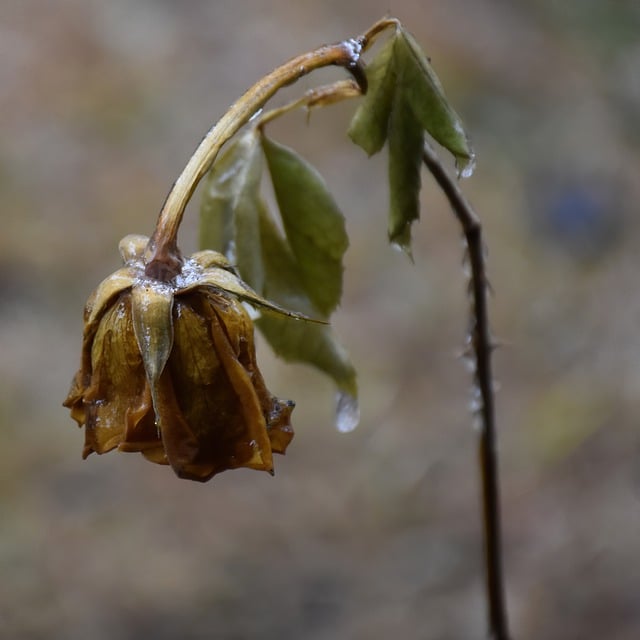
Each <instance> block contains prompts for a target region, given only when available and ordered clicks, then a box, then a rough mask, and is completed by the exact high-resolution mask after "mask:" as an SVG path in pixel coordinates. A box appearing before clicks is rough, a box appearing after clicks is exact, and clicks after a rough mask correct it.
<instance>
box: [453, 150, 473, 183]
mask: <svg viewBox="0 0 640 640" xmlns="http://www.w3.org/2000/svg"><path fill="white" fill-rule="evenodd" d="M475 168H476V154H475V153H473V152H472V153H471V156H470V157H469V158H467V159H465V160H462V159H460V158H458V159H457V160H456V169H457V170H458V178H470V177H471V176H472V175H473V172H474V171H475Z"/></svg>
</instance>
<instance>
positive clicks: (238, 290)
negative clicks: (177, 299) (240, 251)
mask: <svg viewBox="0 0 640 640" xmlns="http://www.w3.org/2000/svg"><path fill="white" fill-rule="evenodd" d="M205 285H208V286H211V287H215V288H217V289H222V290H223V291H226V292H227V293H231V294H233V295H234V296H237V297H238V298H240V299H241V300H245V301H246V302H249V303H250V304H252V305H255V306H258V307H262V308H263V309H268V310H269V311H272V312H274V313H278V314H280V315H285V316H288V317H289V318H295V319H297V320H306V321H307V322H318V323H320V324H326V322H324V321H323V320H315V319H313V318H310V317H309V316H305V315H304V314H303V313H296V312H295V311H289V310H288V309H285V308H284V307H281V306H280V305H277V304H275V303H273V302H270V301H269V300H267V299H265V298H263V297H262V296H260V295H259V294H257V293H256V292H255V291H254V290H253V289H251V287H249V286H248V285H247V284H246V283H245V282H243V281H242V280H241V279H240V278H238V276H236V275H235V274H234V273H231V272H230V271H226V270H225V269H220V268H217V267H211V268H208V269H205V270H204V272H203V274H202V276H201V277H200V278H199V279H198V281H197V282H196V283H194V285H193V286H192V287H189V288H193V287H195V286H205ZM189 288H187V289H185V290H188V289H189Z"/></svg>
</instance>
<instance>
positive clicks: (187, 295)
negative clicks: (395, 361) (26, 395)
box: [64, 236, 304, 481]
mask: <svg viewBox="0 0 640 640" xmlns="http://www.w3.org/2000/svg"><path fill="white" fill-rule="evenodd" d="M147 245H148V238H146V237H144V236H127V237H126V238H124V239H123V240H122V241H121V243H120V253H121V255H122V259H123V261H124V267H122V268H121V269H119V270H118V271H116V272H115V273H113V274H112V275H111V276H109V277H108V278H106V279H105V280H104V281H103V282H102V283H101V284H100V285H99V286H98V287H97V289H96V290H95V291H94V292H93V293H92V295H91V296H90V298H89V300H88V302H87V304H86V307H85V314H84V338H83V346H82V359H81V365H80V369H79V371H78V372H77V374H76V375H75V378H74V380H73V382H72V385H71V390H70V391H69V395H68V397H67V399H66V400H65V402H64V406H66V407H68V408H70V410H71V416H72V417H73V418H74V419H75V420H76V421H77V423H78V425H79V426H81V427H82V426H84V428H85V445H84V451H83V457H85V458H86V457H87V456H88V455H89V454H90V453H92V452H94V451H95V452H96V453H99V454H101V453H106V452H108V451H111V450H113V449H116V448H117V449H118V450H120V451H138V452H140V453H142V455H143V456H144V457H145V458H147V459H148V460H151V461H152V462H156V463H159V464H169V465H171V467H172V468H173V470H174V471H175V473H176V474H177V475H178V476H179V477H181V478H188V479H190V480H200V481H206V480H209V479H210V478H211V477H212V476H214V475H215V474H216V473H220V472H221V471H224V470H225V469H234V468H237V467H249V468H251V469H258V470H264V471H268V472H270V473H272V472H273V459H272V453H273V452H275V453H284V452H285V450H286V448H287V445H288V444H289V442H290V441H291V439H292V438H293V429H292V427H291V424H290V416H291V411H292V410H293V406H294V403H293V402H290V401H285V400H279V399H278V398H276V397H275V396H273V395H272V394H271V393H270V392H269V391H268V390H267V388H266V385H265V383H264V380H263V378H262V374H261V373H260V370H259V369H258V366H257V364H256V355H255V346H254V334H253V323H252V321H251V318H250V317H249V314H248V313H247V311H246V309H245V308H244V306H243V304H242V303H243V302H248V303H250V304H252V305H255V306H257V307H262V308H263V309H267V310H269V311H272V312H276V313H284V314H286V315H289V316H292V317H296V318H304V316H300V315H299V314H295V313H292V312H289V311H286V310H284V309H282V308H280V307H278V306H277V305H274V304H272V303H270V302H268V301H267V300H265V299H264V298H262V297H260V296H259V295H258V294H256V293H255V292H254V291H253V290H251V289H250V288H249V287H248V286H247V285H246V284H245V283H244V282H243V281H242V280H240V278H238V277H237V276H236V274H235V273H234V271H233V268H232V267H231V265H230V264H229V262H228V261H227V260H226V258H225V257H224V256H223V255H222V254H219V253H217V252H215V251H201V252H198V253H196V254H194V255H193V256H191V258H188V259H186V260H184V261H183V263H182V264H181V265H180V268H179V270H178V272H177V274H176V275H175V276H174V277H172V278H171V279H169V280H168V281H163V280H159V279H155V278H152V277H149V276H148V275H147V274H146V273H145V263H144V252H145V248H146V247H147Z"/></svg>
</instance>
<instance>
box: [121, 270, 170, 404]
mask: <svg viewBox="0 0 640 640" xmlns="http://www.w3.org/2000/svg"><path fill="white" fill-rule="evenodd" d="M131 309H132V315H133V329H134V332H135V337H136V340H137V343H138V347H139V349H140V353H141V354H142V361H143V362H144V368H145V371H146V373H147V378H148V380H149V384H150V386H151V396H152V397H154V395H155V394H154V392H155V385H156V384H157V381H158V379H159V377H160V374H161V373H162V371H163V369H164V367H165V365H166V364H167V360H168V359H169V354H170V353H171V347H172V346H173V316H172V309H173V290H172V288H171V287H169V286H167V285H166V284H163V283H156V282H155V281H146V282H143V283H139V284H136V286H134V287H133V288H132V290H131Z"/></svg>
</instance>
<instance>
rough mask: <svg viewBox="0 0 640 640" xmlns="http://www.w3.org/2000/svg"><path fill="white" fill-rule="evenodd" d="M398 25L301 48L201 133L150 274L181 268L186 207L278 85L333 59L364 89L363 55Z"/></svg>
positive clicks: (383, 24) (149, 261)
mask: <svg viewBox="0 0 640 640" xmlns="http://www.w3.org/2000/svg"><path fill="white" fill-rule="evenodd" d="M397 25H398V22H397V20H393V19H384V20H380V21H378V22H376V23H375V24H374V25H373V26H372V27H371V28H370V29H369V30H368V31H366V32H365V33H364V34H362V35H361V36H359V37H357V38H352V39H349V40H344V41H342V42H339V43H337V44H333V45H325V46H323V47H320V48H318V49H315V50H314V51H310V52H308V53H303V54H302V55H300V56H297V57H296V58H293V59H292V60H289V61H288V62H285V63H284V64H283V65H282V66H280V67H278V68H277V69H275V70H274V71H272V72H271V73H269V74H267V75H266V76H264V77H263V78H262V79H260V80H259V81H258V82H257V83H256V84H254V85H253V87H251V88H250V89H249V90H248V91H247V92H246V93H245V94H244V95H243V96H242V97H240V98H239V99H238V100H237V101H236V102H234V103H233V104H232V105H231V107H229V109H228V110H227V112H226V113H225V114H224V115H223V116H222V118H220V120H218V122H217V123H216V124H215V125H214V126H213V127H212V128H211V129H210V130H209V132H208V133H207V135H206V136H205V137H204V138H203V140H202V142H201V143H200V145H199V146H198V148H197V149H196V150H195V152H194V154H193V155H192V156H191V158H190V159H189V162H188V163H187V166H186V167H185V168H184V170H183V171H182V173H181V174H180V177H179V178H178V179H177V180H176V181H175V183H174V184H173V187H172V188H171V191H170V192H169V195H168V196H167V199H166V200H165V202H164V205H163V207H162V210H161V211H160V216H159V217H158V222H157V224H156V228H155V231H154V233H153V235H152V236H151V238H150V240H149V244H148V245H147V249H146V251H145V262H146V268H145V272H146V274H147V275H148V276H149V277H152V278H157V279H159V280H164V281H168V280H170V279H171V278H172V277H174V276H175V275H176V274H177V273H178V272H179V270H180V268H181V265H182V256H181V255H180V251H179V250H178V245H177V236H178V228H179V226H180V223H181V221H182V216H183V214H184V210H185V208H186V206H187V203H188V202H189V200H190V198H191V196H192V195H193V192H194V191H195V189H196V187H197V185H198V183H199V182H200V180H201V179H202V178H203V176H204V175H205V173H206V172H207V171H208V170H209V168H210V167H211V165H212V164H213V161H214V160H215V158H216V156H217V155H218V152H219V151H220V149H221V147H222V146H223V145H224V144H225V142H227V141H228V140H229V139H230V138H232V137H233V136H234V135H235V134H236V133H237V132H238V131H239V129H240V128H241V127H242V126H244V125H245V124H246V123H247V122H248V121H249V120H250V119H251V118H252V117H253V116H254V115H255V114H256V113H258V112H259V111H260V109H261V108H262V107H263V106H264V105H265V103H266V102H267V101H268V100H269V99H270V98H271V97H272V96H273V95H274V94H275V93H276V92H277V91H278V90H280V89H282V88H283V87H286V86H287V85H290V84H292V83H293V82H295V81H297V80H299V79H300V78H301V77H302V76H304V75H307V74H308V73H310V72H311V71H314V70H315V69H319V68H321V67H326V66H330V65H337V66H341V67H345V68H346V69H347V70H348V71H349V72H350V73H351V74H352V76H353V77H354V79H355V80H356V82H357V83H358V85H359V86H360V88H361V89H362V92H363V93H364V92H366V76H365V74H364V67H363V66H362V64H361V62H360V55H361V53H362V52H363V51H364V50H365V49H366V48H367V47H369V46H370V45H371V43H372V42H373V40H374V39H375V38H376V36H378V35H379V34H380V33H381V32H382V31H384V30H385V29H387V28H390V27H397Z"/></svg>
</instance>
